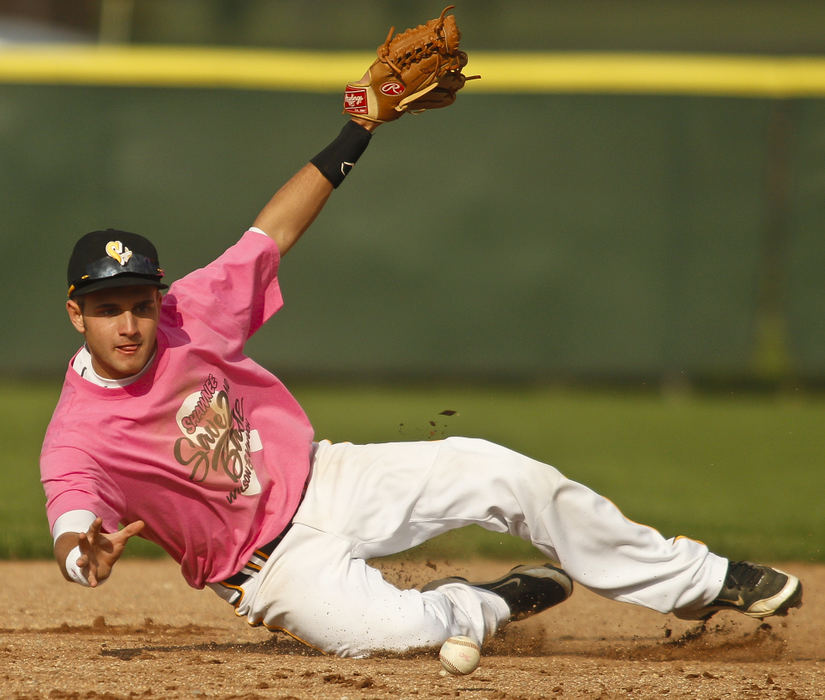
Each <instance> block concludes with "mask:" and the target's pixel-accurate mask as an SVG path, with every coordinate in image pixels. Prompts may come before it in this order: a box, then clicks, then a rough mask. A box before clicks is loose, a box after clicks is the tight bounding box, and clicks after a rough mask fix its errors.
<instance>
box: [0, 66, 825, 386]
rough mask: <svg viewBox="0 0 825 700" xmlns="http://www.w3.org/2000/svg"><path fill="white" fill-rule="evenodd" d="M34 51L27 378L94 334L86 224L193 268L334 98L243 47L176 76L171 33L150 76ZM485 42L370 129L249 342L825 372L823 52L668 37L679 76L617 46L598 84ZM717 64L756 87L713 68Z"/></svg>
mask: <svg viewBox="0 0 825 700" xmlns="http://www.w3.org/2000/svg"><path fill="white" fill-rule="evenodd" d="M20 56H22V60H18V61H17V63H14V62H6V63H5V64H3V56H2V55H0V149H1V150H2V165H0V191H2V193H3V195H2V199H3V214H4V215H3V217H2V220H0V255H1V256H2V260H3V262H4V269H5V285H4V286H5V298H6V299H5V301H6V303H5V304H3V305H2V307H0V324H1V325H2V328H3V336H4V337H3V343H2V346H0V362H2V367H3V368H4V370H5V371H6V372H9V373H12V374H54V373H59V372H61V371H62V368H63V367H64V365H65V362H66V359H67V357H68V355H69V354H70V353H71V352H72V351H73V350H74V348H75V347H76V345H77V343H78V339H79V336H77V335H76V334H75V333H74V331H72V330H71V329H70V327H69V324H68V322H67V321H66V318H65V312H64V310H63V304H64V299H65V272H64V270H65V261H66V258H67V256H68V254H69V251H70V249H71V246H72V244H73V242H74V240H75V238H76V237H77V236H78V235H80V234H81V233H83V232H85V231H88V230H92V229H95V228H105V227H108V226H112V227H117V228H124V229H128V230H134V231H137V232H141V233H144V234H146V235H148V236H150V237H152V238H153V239H154V240H155V241H156V242H157V244H158V246H159V248H160V250H161V256H162V263H163V265H164V267H165V269H166V270H167V273H168V275H169V277H170V279H174V278H177V277H179V276H181V275H183V274H185V273H186V272H187V271H189V270H191V269H193V268H195V267H199V266H201V265H204V264H206V263H207V262H209V261H210V260H211V259H212V258H214V257H215V256H216V255H217V254H219V253H220V252H221V250H223V249H224V248H225V247H226V246H228V245H229V244H231V243H232V242H233V241H234V240H235V239H237V237H238V236H239V235H240V233H241V232H242V231H243V230H244V228H245V227H246V226H248V225H249V224H250V223H251V221H252V219H253V218H254V216H255V214H256V213H257V212H258V210H259V209H260V208H261V207H262V206H263V204H264V203H265V202H266V201H267V199H268V198H269V196H270V195H271V194H272V192H273V191H274V190H275V189H276V188H277V187H278V186H279V185H280V184H281V183H282V182H283V181H284V180H285V179H286V178H287V177H288V176H289V175H290V174H291V173H292V172H293V171H295V170H296V169H297V168H299V167H300V166H302V165H303V164H304V163H305V162H306V161H307V160H308V158H309V157H311V156H312V155H313V154H314V153H315V152H317V151H318V150H319V149H320V148H321V147H322V146H323V145H325V144H326V143H327V142H328V141H329V140H330V139H331V138H332V136H334V134H335V133H336V132H337V130H338V128H339V125H340V124H341V122H342V120H343V117H341V116H340V94H339V93H340V91H339V90H336V89H333V88H331V87H329V86H328V85H326V83H324V81H320V82H319V83H318V84H317V85H313V86H311V87H308V86H307V84H306V83H304V84H303V85H300V86H295V85H289V84H285V83H284V82H283V81H281V82H278V81H273V79H272V78H271V76H270V77H268V78H266V74H265V72H264V74H263V75H264V78H261V79H260V80H261V81H263V82H258V83H257V84H254V85H250V84H248V82H247V84H242V83H243V82H244V81H240V82H239V81H238V80H234V81H233V79H232V75H233V74H234V75H237V72H234V73H233V71H229V72H228V74H227V73H221V70H220V68H219V66H221V65H223V66H226V65H227V64H228V62H229V63H231V61H232V60H241V59H243V60H250V59H251V58H252V59H254V57H251V56H250V55H249V54H243V55H241V56H239V55H237V54H231V55H230V54H223V55H220V54H219V55H218V56H219V59H220V60H217V62H216V64H215V67H214V68H213V69H212V72H211V73H210V72H209V71H207V74H206V76H205V77H204V76H203V75H200V74H199V75H198V77H197V79H195V78H192V76H193V75H194V74H195V73H197V71H195V70H194V69H192V70H190V71H188V72H187V71H185V70H184V71H183V72H182V73H180V74H178V75H177V77H173V78H170V77H169V76H170V75H171V74H173V73H174V72H175V68H174V65H176V64H175V62H174V61H172V60H171V59H169V57H168V56H167V55H165V54H158V53H155V54H153V56H154V58H158V57H159V56H160V57H164V56H165V58H164V60H162V61H161V62H160V63H158V64H157V66H156V67H155V68H153V69H151V70H148V69H146V63H143V67H144V68H143V72H141V71H138V72H137V74H135V73H134V66H135V61H134V60H133V59H134V56H133V55H132V56H129V55H127V56H126V57H125V58H124V59H123V63H122V65H121V67H118V65H119V64H117V63H116V62H115V63H109V64H107V65H109V66H110V67H109V69H108V70H103V71H101V70H100V65H99V63H100V62H99V61H96V60H94V58H92V60H88V61H87V59H85V58H83V57H82V56H76V57H75V59H76V60H77V61H78V63H77V64H76V66H77V65H81V64H82V65H88V66H91V67H92V68H91V69H89V70H90V71H91V72H88V71H87V72H85V73H84V72H82V70H81V69H80V68H77V67H75V68H71V69H68V70H64V72H62V73H61V71H60V70H59V69H58V68H57V67H55V66H56V65H58V64H59V65H62V66H63V67H64V68H65V67H66V65H68V63H69V62H70V61H69V59H68V58H67V59H65V60H61V61H58V62H57V64H55V62H54V61H52V64H51V65H52V68H51V72H49V71H48V70H46V71H45V72H43V71H41V72H37V71H38V69H37V66H36V65H34V64H35V63H36V61H33V60H31V56H29V58H28V59H26V57H25V56H24V55H23V54H20ZM6 57H8V54H6ZM121 58H123V57H121ZM258 58H259V59H260V60H262V61H264V62H268V61H275V62H276V63H277V60H276V59H275V57H273V55H271V54H266V53H265V52H264V54H262V55H260V56H258ZM510 58H513V57H512V56H511V57H510ZM516 58H517V57H516ZM493 59H494V57H485V61H486V66H487V68H488V75H487V76H486V77H487V78H489V80H485V79H482V80H481V81H479V82H477V83H473V84H470V85H469V86H468V87H467V88H466V89H465V91H464V92H463V93H462V95H461V96H460V98H459V100H458V101H457V103H456V104H455V105H454V106H453V107H451V108H450V109H448V110H442V111H440V112H433V113H429V114H423V115H419V116H412V117H404V118H403V119H402V120H400V121H399V122H397V123H395V124H393V125H389V126H386V127H382V128H381V129H380V130H379V131H378V132H377V133H376V135H375V137H374V139H373V144H372V145H371V147H370V149H369V150H368V151H367V153H366V154H365V155H364V157H363V159H362V162H361V163H360V164H359V166H358V167H357V168H356V169H355V171H354V172H353V174H352V175H351V176H350V178H349V179H348V180H347V182H345V183H344V184H343V185H342V187H341V188H340V189H339V190H338V191H336V192H335V194H334V196H333V198H332V199H331V201H330V203H329V205H328V206H327V208H326V209H325V210H324V212H323V213H322V214H321V216H320V217H319V219H318V220H317V222H316V223H315V225H314V226H313V228H312V229H311V231H310V232H309V233H308V234H307V235H306V236H305V237H304V239H303V240H302V241H301V242H300V244H299V245H298V246H297V247H296V248H295V249H294V250H293V251H291V252H290V253H289V255H288V256H287V257H286V258H285V261H284V265H283V270H282V286H283V289H284V294H285V297H286V306H285V308H284V309H283V311H282V312H281V313H279V314H278V316H277V317H276V318H275V319H274V320H273V321H272V322H271V323H270V324H269V325H268V326H267V327H265V328H264V329H263V330H262V331H261V332H260V333H259V334H258V336H256V337H255V338H254V339H253V340H252V341H251V343H250V348H249V349H250V352H251V354H252V355H253V356H254V357H256V358H257V359H258V360H260V361H261V362H262V363H263V364H265V365H267V366H270V367H272V368H278V369H279V370H280V371H281V372H282V373H283V374H285V375H287V376H290V375H291V376H311V375H314V374H317V375H320V376H341V377H377V378H381V377H391V376H399V375H405V376H410V377H421V378H424V377H432V376H438V377H440V376H458V377H473V378H488V379H507V378H521V377H532V378H542V379H544V378H559V377H562V378H587V379H592V378H604V379H633V380H642V381H650V382H657V381H659V380H661V379H663V378H667V379H672V378H684V379H686V380H691V379H693V378H711V379H719V380H726V379H753V380H765V379H770V380H774V379H799V380H810V381H821V380H823V379H825V353H823V348H825V320H823V319H824V317H825V312H824V311H823V310H825V282H823V279H822V278H823V273H822V271H823V270H825V235H823V225H824V224H825V170H823V168H822V164H823V163H825V99H823V98H824V97H825V88H824V87H823V86H825V80H823V79H822V77H821V76H822V65H821V64H819V62H817V61H813V62H812V63H810V62H809V63H806V64H805V65H804V66H803V68H804V70H803V68H799V67H798V66H797V68H793V62H792V60H788V61H776V60H771V61H769V62H760V61H758V60H756V59H754V61H753V62H748V61H746V62H745V63H744V64H737V66H738V67H736V66H733V67H732V66H731V65H730V64H728V63H724V62H719V63H716V64H714V65H715V67H716V68H717V71H716V73H714V71H713V70H708V69H707V66H705V69H704V75H705V76H706V77H705V79H704V80H703V79H701V78H698V79H697V78H696V75H698V74H696V73H693V74H692V73H691V72H690V71H691V70H694V71H695V70H698V69H697V66H698V65H699V64H698V63H696V62H695V61H693V60H692V59H691V57H681V58H680V57H671V60H677V59H678V60H683V61H684V62H683V63H681V64H679V65H681V66H682V68H681V69H680V71H681V72H679V75H680V76H682V77H681V78H680V79H679V80H680V81H681V82H678V84H677V82H676V81H675V80H673V81H671V82H670V83H667V80H666V77H665V78H662V80H665V83H666V84H665V85H662V84H661V83H655V81H654V83H655V84H654V83H651V78H650V76H651V75H652V74H653V73H654V72H655V71H653V69H652V65H653V64H654V63H656V60H655V58H654V59H652V60H650V59H648V60H649V61H650V62H649V63H648V65H649V66H650V67H651V70H649V71H647V72H645V71H644V70H642V71H641V72H640V71H639V64H638V63H634V61H635V60H636V59H633V57H627V56H625V57H624V59H625V60H626V61H629V63H627V62H626V63H625V64H622V63H621V62H620V61H619V60H618V58H617V60H615V61H613V62H612V63H610V62H604V57H602V60H603V62H602V63H601V64H596V67H597V68H598V66H599V65H602V66H608V65H610V66H612V69H611V70H613V72H612V73H611V72H609V71H606V70H604V71H601V72H598V71H597V72H596V75H597V77H598V81H599V83H600V84H599V85H595V84H593V83H592V81H593V80H594V78H593V77H592V76H593V71H592V70H591V71H590V72H589V73H588V72H586V71H585V74H586V75H590V76H591V77H590V78H587V77H582V78H580V79H579V81H578V82H574V83H571V82H570V80H569V77H568V78H564V76H563V75H561V74H560V72H559V69H558V67H557V68H556V69H555V70H550V72H549V73H545V75H546V76H548V77H546V78H545V80H546V81H547V84H546V85H545V86H544V87H543V88H542V90H532V91H527V90H525V89H522V90H516V91H515V92H513V91H509V90H508V89H506V84H503V83H502V81H501V78H499V77H497V76H500V75H502V74H501V73H498V74H497V73H496V70H497V69H498V64H496V63H495V61H494V60H493ZM557 59H558V56H545V57H544V58H543V59H542V60H543V61H545V62H544V63H541V62H539V64H538V68H536V70H539V69H541V68H542V67H544V68H545V69H546V68H547V66H551V67H552V65H556V64H552V61H554V60H557ZM585 59H587V60H591V61H592V60H593V59H594V57H593V56H590V57H588V56H579V57H578V59H577V60H582V61H583V60H585ZM341 60H342V61H343V60H344V57H342V58H341ZM354 60H356V61H361V62H362V61H363V56H361V55H356V56H354ZM83 61H87V63H86V64H83ZM485 61H479V64H480V67H483V66H484V65H485ZM195 63H196V64H198V65H200V66H201V69H202V68H203V61H200V62H198V61H196V62H195ZM572 63H575V62H572ZM270 65H271V64H270ZM358 65H361V63H358ZM576 65H580V64H576ZM674 65H675V64H674ZM4 66H5V67H4ZM129 66H132V68H129ZM725 66H727V68H725ZM95 67H96V68H95ZM471 67H472V66H471ZM723 69H724V70H729V71H739V73H738V75H739V82H738V83H737V82H736V79H735V77H731V74H727V77H726V78H724V79H725V80H730V81H733V82H732V83H731V84H739V85H741V84H742V81H744V80H746V79H747V80H749V81H750V83H749V87H748V88H747V89H739V90H735V89H733V88H731V87H730V86H729V85H728V86H727V87H724V86H723V87H717V88H715V89H714V88H712V87H711V83H713V84H715V85H717V86H718V84H719V79H720V76H721V75H722V73H723V72H724V70H723ZM95 71H97V73H95ZM129 71H133V72H132V73H130V72H129ZM782 71H787V72H786V73H784V74H783V73H782ZM479 72H481V73H483V74H484V73H485V71H484V70H481V69H479ZM675 72H678V71H675V69H674V73H675ZM252 74H255V71H254V70H252V69H250V70H249V72H248V73H246V75H247V76H248V75H252ZM127 75H132V77H131V78H129V77H125V76H127ZM186 75H188V76H190V78H189V79H188V80H187V79H186V77H185V76H186ZM220 75H223V78H220V77H216V76H220ZM536 75H539V73H536ZM583 75H584V74H583ZM691 75H693V78H691V77H690V76H691ZM61 76H62V77H61ZM101 76H103V77H101ZM152 76H154V78H153V77H152ZM164 76H166V77H165V78H164ZM181 76H183V77H181ZM210 76H211V77H210ZM634 76H635V77H634ZM334 77H335V79H336V80H337V76H334ZM564 80H567V86H566V87H565V86H564V85H561V84H560V82H561V81H564ZM587 80H589V81H591V82H590V83H588V84H585V81H587ZM697 80H698V82H697ZM336 84H337V83H336ZM668 85H669V87H668ZM476 86H478V89H476ZM497 86H498V87H497ZM576 86H578V87H576Z"/></svg>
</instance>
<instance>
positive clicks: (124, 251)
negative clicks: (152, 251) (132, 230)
mask: <svg viewBox="0 0 825 700" xmlns="http://www.w3.org/2000/svg"><path fill="white" fill-rule="evenodd" d="M106 255H108V256H109V257H110V258H114V259H115V260H117V261H118V262H119V263H120V266H121V267H123V266H124V265H126V263H128V262H129V258H131V257H132V251H131V250H129V249H128V248H127V247H126V246H125V245H123V243H121V242H120V241H109V242H108V243H107V244H106Z"/></svg>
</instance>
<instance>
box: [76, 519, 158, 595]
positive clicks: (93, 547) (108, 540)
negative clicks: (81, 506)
mask: <svg viewBox="0 0 825 700" xmlns="http://www.w3.org/2000/svg"><path fill="white" fill-rule="evenodd" d="M143 526H144V523H143V521H142V520H136V521H135V522H133V523H129V524H128V525H126V526H125V527H123V528H122V529H120V530H118V531H117V532H112V533H106V532H102V531H101V528H102V527H103V520H102V519H101V518H95V521H94V522H93V523H92V525H91V527H90V528H89V529H88V531H87V532H85V533H82V534H80V535H78V543H77V544H78V546H79V547H80V557H79V558H78V560H77V565H78V566H79V567H80V568H81V569H82V570H83V572H84V573H85V574H86V578H87V579H88V580H89V585H90V586H92V587H94V586H97V585H98V583H100V582H101V581H103V580H105V579H107V578H108V577H109V574H111V573H112V567H113V566H114V565H115V562H116V561H117V560H118V559H120V555H121V554H123V550H124V548H125V547H126V543H127V542H128V541H129V539H130V538H131V537H134V536H135V535H137V534H138V533H139V532H140V531H141V530H142V529H143Z"/></svg>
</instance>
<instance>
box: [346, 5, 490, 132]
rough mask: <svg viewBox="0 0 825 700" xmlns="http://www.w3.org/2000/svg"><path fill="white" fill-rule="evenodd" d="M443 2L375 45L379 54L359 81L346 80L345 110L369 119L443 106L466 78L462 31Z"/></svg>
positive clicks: (451, 6) (390, 119)
mask: <svg viewBox="0 0 825 700" xmlns="http://www.w3.org/2000/svg"><path fill="white" fill-rule="evenodd" d="M451 9H453V5H450V6H449V7H445V8H444V10H443V12H442V13H441V15H440V16H439V17H438V18H436V19H431V20H430V21H429V22H427V23H426V24H422V25H419V26H418V27H415V28H413V29H408V30H407V31H405V32H403V33H401V34H397V35H396V36H395V37H393V32H394V31H395V27H391V28H390V31H389V34H387V39H386V41H385V42H384V43H383V44H382V45H381V46H379V47H378V51H377V54H378V58H377V59H376V60H375V61H374V62H373V64H372V65H371V66H370V67H369V68H368V69H367V72H366V73H365V74H364V77H363V78H361V80H360V81H358V82H354V83H349V84H348V85H347V87H346V90H345V92H344V112H345V113H346V114H352V115H354V116H357V117H361V118H363V119H368V120H369V121H373V122H388V121H392V120H393V119H398V117H400V116H401V115H402V114H404V112H407V111H409V112H423V111H424V110H426V109H438V108H439V107H447V106H448V105H451V104H452V103H453V102H455V98H456V93H457V92H458V91H459V90H460V89H461V88H463V87H464V83H465V82H466V81H468V80H474V79H476V78H479V77H481V76H478V75H473V76H469V77H468V76H465V75H463V74H462V72H461V69H462V68H464V66H466V65H467V54H466V53H464V52H463V51H459V49H458V42H459V39H460V38H461V34H460V32H459V31H458V27H457V26H456V23H455V17H453V16H452V15H448V14H447V12H448V11H449V10H451Z"/></svg>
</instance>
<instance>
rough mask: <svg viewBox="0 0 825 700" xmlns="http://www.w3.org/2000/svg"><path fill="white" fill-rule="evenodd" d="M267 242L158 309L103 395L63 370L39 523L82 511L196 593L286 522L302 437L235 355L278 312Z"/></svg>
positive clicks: (244, 248)
mask: <svg viewBox="0 0 825 700" xmlns="http://www.w3.org/2000/svg"><path fill="white" fill-rule="evenodd" d="M279 261H280V258H279V254H278V249H277V246H276V245H275V243H274V242H273V241H272V240H271V239H270V238H269V237H267V236H265V235H263V234H261V233H255V232H247V233H246V234H244V236H243V237H242V238H241V240H240V241H239V242H238V243H237V244H235V245H234V246H232V247H231V248H230V249H229V250H227V251H226V252H225V253H224V254H223V255H222V256H221V257H219V258H218V259H217V260H216V261H214V262H213V263H212V264H210V265H208V266H206V267H204V268H202V269H199V270H196V271H194V272H192V273H191V274H189V275H187V276H186V277H184V278H183V279H181V280H179V281H178V282H175V283H174V284H172V286H171V287H170V289H169V292H168V293H167V294H166V295H165V297H164V299H163V305H162V308H161V313H160V322H159V326H158V349H157V355H156V358H155V361H154V362H153V363H152V366H151V367H150V368H149V369H148V371H146V372H145V373H144V374H143V375H142V376H141V377H140V378H139V379H138V380H137V381H135V382H134V383H133V384H130V385H129V386H126V387H123V388H115V389H110V388H104V387H100V386H97V385H95V384H92V383H91V382H89V381H87V380H85V379H82V378H81V377H80V376H79V375H78V374H77V373H76V372H75V371H74V370H73V369H71V367H70V368H69V370H68V371H67V373H66V378H65V382H64V384H63V390H62V393H61V395H60V399H59V401H58V404H57V407H56V408H55V412H54V415H53V417H52V420H51V423H50V424H49V427H48V430H47V432H46V437H45V440H44V443H43V450H42V453H41V459H40V471H41V479H42V482H43V487H44V489H45V492H46V501H47V503H46V511H47V515H48V518H49V525H50V526H53V525H54V522H55V520H56V519H57V518H58V517H59V516H60V515H61V514H62V513H65V512H67V511H70V510H78V509H83V510H89V511H92V512H93V513H95V514H97V515H99V516H101V517H102V518H103V527H104V529H105V530H106V531H109V532H112V531H114V530H116V529H117V527H118V524H124V523H129V522H132V521H134V520H143V521H145V523H146V527H145V528H144V530H143V533H142V536H144V537H146V538H147V539H149V540H151V541H153V542H156V543H157V544H159V545H160V546H161V547H163V548H164V549H165V550H166V551H167V552H168V553H169V554H170V555H171V556H172V557H173V558H174V559H175V561H177V562H179V563H180V565H181V571H182V573H183V576H184V578H185V579H186V580H187V581H188V582H189V584H190V585H191V586H194V587H196V588H201V587H203V585H204V584H205V583H207V582H214V581H220V580H223V579H225V578H227V577H229V576H231V575H232V574H234V573H236V572H237V571H238V570H239V569H240V568H241V567H242V566H243V565H244V564H245V563H246V562H247V561H248V560H249V558H250V556H251V554H252V552H253V550H254V549H255V547H256V546H260V545H261V544H264V543H266V542H269V541H270V540H272V539H274V538H275V537H276V536H277V535H278V534H279V533H280V532H281V530H283V528H284V527H285V526H286V525H287V524H288V523H289V521H290V520H291V519H292V516H293V514H294V513H295V510H296V509H297V507H298V504H299V502H300V499H301V495H302V492H303V488H304V484H305V482H306V479H307V476H308V473H309V460H310V452H311V450H312V437H313V431H312V427H311V425H310V423H309V420H308V419H307V417H306V415H305V414H304V412H303V410H302V409H301V407H300V406H299V405H298V403H297V401H296V400H295V399H294V398H293V397H292V395H291V394H290V393H289V392H288V391H287V389H286V388H285V387H284V386H283V384H281V382H280V381H278V379H277V378H276V377H274V376H273V375H272V374H271V373H269V372H268V371H266V370H265V369H263V368H262V367H261V366H259V365H258V364H256V363H255V362H253V361H252V360H250V359H249V358H248V357H246V356H245V355H244V354H243V347H244V343H245V342H246V340H247V339H248V338H249V337H250V336H251V335H252V334H253V333H254V332H255V331H256V330H258V328H260V327H261V325H262V324H263V323H264V322H265V321H266V320H267V319H268V318H270V317H271V316H272V315H273V314H274V313H275V312H276V311H278V309H280V307H281V306H282V304H283V301H282V298H281V292H280V287H279V285H278V278H277V272H278V264H279Z"/></svg>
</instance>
